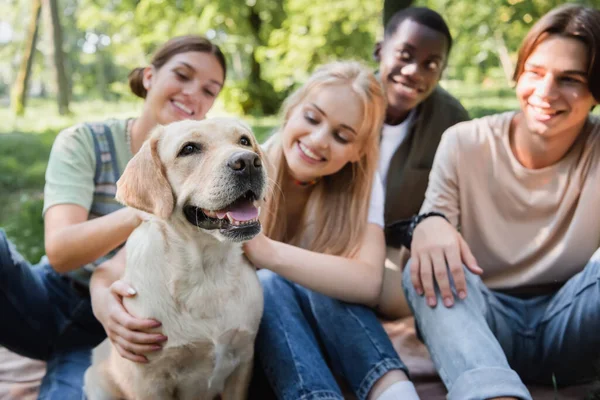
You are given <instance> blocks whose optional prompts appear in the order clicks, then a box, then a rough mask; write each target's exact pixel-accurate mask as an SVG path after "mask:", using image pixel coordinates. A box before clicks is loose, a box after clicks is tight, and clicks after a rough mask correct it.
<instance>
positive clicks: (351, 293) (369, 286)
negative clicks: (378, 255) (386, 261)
mask: <svg viewBox="0 0 600 400" xmlns="http://www.w3.org/2000/svg"><path fill="white" fill-rule="evenodd" d="M271 242H272V249H273V253H272V257H270V258H269V260H270V261H267V265H260V267H264V268H267V269H270V270H272V271H274V272H276V273H278V274H279V275H281V276H283V277H284V278H286V279H289V280H290V281H293V282H296V283H298V284H300V285H302V286H304V287H306V288H308V289H311V290H314V291H316V292H319V293H322V294H324V295H326V296H329V297H333V298H336V299H338V300H342V301H346V302H349V303H358V304H364V305H366V306H369V307H373V306H375V305H376V304H377V302H378V300H379V294H380V291H381V283H382V279H383V263H381V268H378V267H375V266H373V265H371V264H369V263H367V262H365V261H363V260H360V259H351V258H346V257H339V256H332V255H328V254H321V253H316V252H312V251H309V250H305V249H301V248H299V247H295V246H291V245H288V244H285V243H281V242H276V241H271Z"/></svg>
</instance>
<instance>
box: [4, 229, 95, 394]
mask: <svg viewBox="0 0 600 400" xmlns="http://www.w3.org/2000/svg"><path fill="white" fill-rule="evenodd" d="M0 319H1V320H2V321H4V322H5V328H3V329H0V345H3V346H5V347H6V348H8V349H9V350H11V351H14V352H15V353H18V354H21V355H23V356H26V357H29V358H35V359H38V360H44V361H47V362H48V369H47V374H46V378H44V381H43V387H42V389H41V390H40V398H41V399H54V398H56V399H65V398H67V397H65V395H63V394H62V393H63V389H64V390H65V392H69V391H72V390H73V388H75V390H76V391H77V393H78V395H79V398H81V396H82V395H83V391H82V386H81V382H82V381H83V374H84V372H85V369H86V368H87V365H89V361H88V364H87V365H83V364H81V360H82V359H85V357H83V358H82V357H81V355H80V353H81V352H84V353H86V354H87V359H88V360H89V354H90V352H91V349H92V348H93V347H94V346H95V345H97V344H98V343H99V342H100V341H101V340H102V339H103V338H104V331H103V329H102V326H101V325H100V324H99V323H98V322H97V321H96V320H95V318H94V316H93V313H92V309H91V304H90V300H89V296H85V295H80V294H78V293H77V292H76V291H75V290H74V289H73V288H72V286H71V284H70V280H69V278H66V277H63V276H61V275H59V274H58V273H56V272H55V271H54V270H53V269H52V268H51V267H50V266H49V265H47V264H45V265H44V264H41V265H37V266H33V267H32V266H31V265H30V264H29V263H28V262H27V261H25V260H24V259H23V257H21V255H20V254H19V253H17V252H16V250H15V248H14V246H12V244H10V242H9V241H8V240H7V238H6V236H5V234H4V232H3V231H1V230H0ZM72 350H74V351H75V354H74V355H73V356H70V355H68V353H69V352H70V351H72ZM55 357H56V358H57V359H56V360H55ZM72 360H77V362H76V363H77V364H78V365H80V366H81V368H75V367H74V364H73V362H72ZM53 377H58V378H59V379H57V380H56V381H53V380H52V379H53ZM51 387H53V388H54V390H52V392H49V391H48V390H49V388H51ZM52 394H54V395H52Z"/></svg>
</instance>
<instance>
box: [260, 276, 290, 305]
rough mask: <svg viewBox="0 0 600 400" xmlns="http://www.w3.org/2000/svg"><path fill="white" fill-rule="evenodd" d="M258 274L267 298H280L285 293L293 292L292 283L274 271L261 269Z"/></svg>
mask: <svg viewBox="0 0 600 400" xmlns="http://www.w3.org/2000/svg"><path fill="white" fill-rule="evenodd" d="M257 274H258V280H259V281H260V285H261V286H262V288H263V293H264V296H265V298H268V297H271V296H278V295H281V294H282V292H283V291H288V290H292V287H291V285H290V282H289V281H288V280H286V279H285V278H283V277H281V276H280V275H277V274H276V273H275V272H273V271H269V270H268V269H261V270H259V271H258V272H257Z"/></svg>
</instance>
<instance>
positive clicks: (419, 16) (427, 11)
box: [384, 7, 452, 53]
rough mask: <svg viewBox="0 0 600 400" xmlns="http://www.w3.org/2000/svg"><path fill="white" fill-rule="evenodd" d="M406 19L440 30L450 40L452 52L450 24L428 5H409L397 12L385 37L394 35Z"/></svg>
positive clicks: (387, 26)
mask: <svg viewBox="0 0 600 400" xmlns="http://www.w3.org/2000/svg"><path fill="white" fill-rule="evenodd" d="M405 20H411V21H414V22H416V23H418V24H421V25H424V26H426V27H428V28H430V29H433V30H434V31H437V32H440V33H441V34H442V35H444V36H445V37H446V40H448V53H450V49H451V48H452V34H450V29H449V28H448V25H447V24H446V21H444V18H442V16H441V15H440V14H438V13H437V12H435V11H433V10H432V9H431V8H427V7H407V8H405V9H403V10H400V11H398V12H397V13H395V14H394V15H393V16H392V18H390V20H389V21H388V23H387V25H386V26H385V32H384V38H385V39H388V38H390V37H392V36H394V35H395V34H396V31H397V30H398V28H399V27H400V25H401V24H402V22H404V21H405Z"/></svg>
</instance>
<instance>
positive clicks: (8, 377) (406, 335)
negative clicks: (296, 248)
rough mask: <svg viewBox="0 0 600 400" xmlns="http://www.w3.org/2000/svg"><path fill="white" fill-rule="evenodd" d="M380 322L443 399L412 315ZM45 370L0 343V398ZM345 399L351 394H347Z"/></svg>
mask: <svg viewBox="0 0 600 400" xmlns="http://www.w3.org/2000/svg"><path fill="white" fill-rule="evenodd" d="M383 326H384V328H385V330H386V332H387V333H388V335H389V336H390V338H391V340H392V343H393V344H394V348H395V349H396V351H397V352H398V354H399V355H400V357H401V358H402V360H403V361H404V362H405V363H406V365H407V366H408V368H409V370H410V373H411V377H412V379H413V381H414V383H415V386H416V387H417V391H418V392H419V395H420V397H421V399H422V400H443V399H445V398H446V389H445V387H444V385H443V384H442V382H441V381H440V379H439V377H438V375H437V373H436V371H435V367H434V365H433V362H432V361H431V358H430V357H429V352H428V351H427V348H426V347H425V345H423V343H421V342H420V341H419V339H418V338H417V335H416V333H415V324H414V319H413V318H412V317H407V318H403V319H400V320H397V321H385V322H383ZM44 373H45V364H44V363H43V362H41V361H35V360H30V359H27V358H24V357H21V356H18V355H16V354H14V353H11V352H10V351H8V350H6V349H5V348H2V347H0V400H34V399H35V398H36V395H37V391H38V387H39V384H40V381H41V379H42V377H43V376H44ZM598 388H600V383H594V384H590V385H582V386H574V387H568V388H559V389H558V390H557V391H556V392H555V390H554V388H552V387H539V386H536V387H530V390H531V393H532V396H533V398H534V399H536V400H537V399H541V400H583V399H585V398H586V396H587V395H588V393H590V391H591V390H594V389H598ZM347 398H348V399H351V398H353V397H352V396H350V395H348V396H347Z"/></svg>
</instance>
